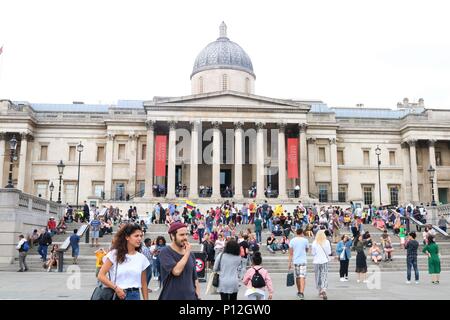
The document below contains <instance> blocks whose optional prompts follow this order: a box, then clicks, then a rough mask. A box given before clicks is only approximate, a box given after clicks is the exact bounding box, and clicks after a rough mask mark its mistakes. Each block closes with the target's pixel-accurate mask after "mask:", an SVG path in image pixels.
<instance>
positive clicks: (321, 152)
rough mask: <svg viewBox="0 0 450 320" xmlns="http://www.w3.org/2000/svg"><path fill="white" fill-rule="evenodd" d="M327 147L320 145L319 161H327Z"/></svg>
mask: <svg viewBox="0 0 450 320" xmlns="http://www.w3.org/2000/svg"><path fill="white" fill-rule="evenodd" d="M325 160H326V158H325V147H319V162H325Z"/></svg>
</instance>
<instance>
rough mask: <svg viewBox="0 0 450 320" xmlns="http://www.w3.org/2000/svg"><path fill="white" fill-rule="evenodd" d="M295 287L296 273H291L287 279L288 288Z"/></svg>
mask: <svg viewBox="0 0 450 320" xmlns="http://www.w3.org/2000/svg"><path fill="white" fill-rule="evenodd" d="M293 285H294V271H289V272H288V274H287V278H286V286H287V287H292V286H293Z"/></svg>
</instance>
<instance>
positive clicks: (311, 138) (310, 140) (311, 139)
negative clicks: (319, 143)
mask: <svg viewBox="0 0 450 320" xmlns="http://www.w3.org/2000/svg"><path fill="white" fill-rule="evenodd" d="M306 140H307V141H308V143H310V144H315V143H316V140H317V138H316V137H309V138H308V139H306Z"/></svg>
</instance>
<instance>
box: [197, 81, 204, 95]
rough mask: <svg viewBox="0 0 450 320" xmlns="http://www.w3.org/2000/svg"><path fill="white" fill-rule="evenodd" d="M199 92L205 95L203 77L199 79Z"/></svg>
mask: <svg viewBox="0 0 450 320" xmlns="http://www.w3.org/2000/svg"><path fill="white" fill-rule="evenodd" d="M198 92H199V93H203V77H200V78H198Z"/></svg>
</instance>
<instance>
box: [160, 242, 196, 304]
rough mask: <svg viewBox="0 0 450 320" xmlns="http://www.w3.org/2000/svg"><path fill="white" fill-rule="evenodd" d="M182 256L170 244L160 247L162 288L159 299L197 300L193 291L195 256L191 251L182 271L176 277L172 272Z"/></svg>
mask: <svg viewBox="0 0 450 320" xmlns="http://www.w3.org/2000/svg"><path fill="white" fill-rule="evenodd" d="M182 258H183V255H181V254H179V253H178V252H176V251H175V250H173V249H172V248H171V247H170V246H166V247H164V248H163V249H161V252H160V253H159V261H160V266H161V282H162V283H163V289H162V291H161V294H160V296H159V300H197V295H196V293H195V280H197V272H196V269H195V257H194V254H193V253H192V252H191V255H190V257H189V260H188V261H187V262H186V265H185V267H184V269H183V272H182V273H181V274H180V275H179V276H177V277H176V276H174V275H173V274H172V269H173V268H174V267H175V265H176V264H177V263H178V261H180V260H181V259H182ZM168 277H169V278H168Z"/></svg>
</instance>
